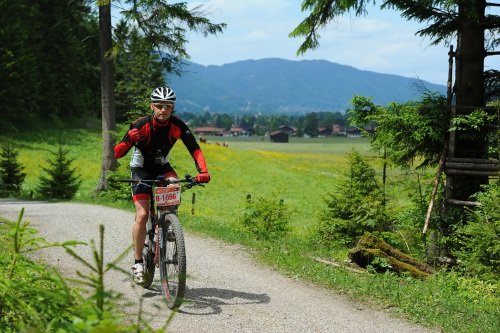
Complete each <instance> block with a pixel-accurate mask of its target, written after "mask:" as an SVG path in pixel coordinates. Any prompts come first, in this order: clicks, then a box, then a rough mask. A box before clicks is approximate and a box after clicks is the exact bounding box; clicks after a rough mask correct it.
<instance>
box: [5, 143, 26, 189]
mask: <svg viewBox="0 0 500 333" xmlns="http://www.w3.org/2000/svg"><path fill="white" fill-rule="evenodd" d="M17 156H18V152H17V151H16V150H15V149H14V147H12V145H11V144H10V143H7V144H6V145H5V146H3V147H2V153H1V154H0V157H1V159H0V174H1V179H2V186H1V188H0V196H2V197H4V196H9V195H14V196H18V195H19V194H20V193H21V187H22V184H23V181H24V178H25V177H26V173H24V172H23V168H22V166H21V164H19V163H18V161H17Z"/></svg>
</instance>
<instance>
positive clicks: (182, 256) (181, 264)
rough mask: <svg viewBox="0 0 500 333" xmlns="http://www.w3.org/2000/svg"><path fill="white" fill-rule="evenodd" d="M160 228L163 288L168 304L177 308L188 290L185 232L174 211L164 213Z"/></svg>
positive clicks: (171, 307)
mask: <svg viewBox="0 0 500 333" xmlns="http://www.w3.org/2000/svg"><path fill="white" fill-rule="evenodd" d="M159 228H160V229H159V234H160V263H159V265H160V278H161V288H162V292H163V296H165V299H166V301H167V306H168V307H169V308H170V309H177V308H179V306H180V305H181V304H182V300H183V298H184V292H185V290H186V250H185V246H184V233H183V231H182V227H181V223H180V221H179V218H178V217H177V215H175V214H173V213H166V214H162V217H161V220H160V225H159Z"/></svg>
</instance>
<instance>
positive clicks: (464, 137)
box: [450, 0, 488, 200]
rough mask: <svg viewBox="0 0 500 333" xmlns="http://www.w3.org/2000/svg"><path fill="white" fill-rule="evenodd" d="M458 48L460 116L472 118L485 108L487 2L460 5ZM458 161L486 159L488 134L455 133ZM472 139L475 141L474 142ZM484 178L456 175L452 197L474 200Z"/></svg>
mask: <svg viewBox="0 0 500 333" xmlns="http://www.w3.org/2000/svg"><path fill="white" fill-rule="evenodd" d="M459 17H460V22H459V30H458V48H457V57H456V81H455V89H456V90H455V92H456V105H457V114H469V113H471V112H472V111H473V110H474V109H475V108H479V107H483V106H484V105H485V97H484V84H485V83H484V59H485V56H486V51H485V48H484V27H482V26H481V23H480V22H482V21H484V17H485V1H482V0H465V1H462V2H461V3H460V5H459ZM455 134H456V138H455V140H456V141H455V147H454V148H455V152H454V155H455V157H466V158H486V153H487V145H486V141H485V135H484V133H478V132H477V131H476V132H474V131H472V130H470V131H458V132H456V133H455ZM471 137H472V138H473V139H471ZM487 182H488V178H487V177H484V176H471V175H467V176H466V175H453V176H452V179H451V189H450V190H451V191H450V192H451V194H452V195H453V198H454V199H458V200H469V199H470V196H471V195H472V194H474V193H476V192H478V191H479V190H480V185H481V184H486V183H487Z"/></svg>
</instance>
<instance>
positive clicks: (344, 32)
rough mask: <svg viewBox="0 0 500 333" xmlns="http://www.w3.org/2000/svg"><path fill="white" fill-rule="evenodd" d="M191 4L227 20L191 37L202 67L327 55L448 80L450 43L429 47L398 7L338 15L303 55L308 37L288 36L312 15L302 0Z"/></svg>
mask: <svg viewBox="0 0 500 333" xmlns="http://www.w3.org/2000/svg"><path fill="white" fill-rule="evenodd" d="M187 3H188V6H189V7H191V6H194V5H201V4H202V5H203V8H204V10H205V12H206V13H208V14H207V17H208V18H209V19H210V20H211V21H212V22H213V23H220V22H224V23H227V29H226V30H225V32H224V33H223V34H221V35H218V36H209V37H207V38H203V37H202V36H201V35H200V34H196V33H192V34H189V35H188V40H189V46H188V53H189V54H190V55H191V60H192V61H194V62H197V63H199V64H202V65H222V64H225V63H230V62H235V61H239V60H246V59H261V58H270V57H278V58H284V59H289V60H302V59H325V60H328V61H332V62H336V63H339V64H343V65H349V66H352V67H356V68H358V69H363V70H369V71H374V72H379V73H387V74H396V75H403V76H407V77H419V78H421V79H423V80H426V81H430V82H433V83H440V84H445V83H446V79H447V72H448V47H445V46H444V45H440V46H434V47H429V46H428V44H429V40H426V39H423V38H421V37H418V36H415V33H416V32H417V31H418V30H419V29H420V28H422V26H421V25H419V24H418V23H416V22H412V21H407V20H405V19H403V18H401V16H400V13H398V12H395V11H391V10H384V11H382V10H380V9H379V8H375V7H374V8H369V9H368V15H367V16H362V17H356V16H355V15H354V14H350V15H345V16H343V17H339V18H336V19H335V20H334V21H332V22H331V23H330V24H328V25H327V26H326V27H325V28H324V29H321V30H320V31H319V33H320V36H321V38H320V40H319V42H320V46H319V48H318V49H316V50H311V51H308V52H306V54H305V55H303V56H300V57H298V56H297V55H296V51H297V49H298V48H299V46H300V44H301V43H302V42H303V39H301V38H289V37H288V34H289V33H290V32H291V31H292V30H293V29H294V28H295V27H296V26H297V25H298V24H299V23H300V22H301V21H302V20H303V19H304V18H305V17H306V16H307V14H308V13H303V12H301V11H300V6H301V3H302V1H300V0H206V1H202V0H198V1H187ZM490 58H492V57H490ZM498 58H500V57H498ZM498 62H500V59H498V60H492V59H488V58H487V64H488V66H490V67H494V66H495V63H496V64H498ZM494 68H495V67H494ZM496 68H498V66H496Z"/></svg>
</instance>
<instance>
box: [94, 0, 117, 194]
mask: <svg viewBox="0 0 500 333" xmlns="http://www.w3.org/2000/svg"><path fill="white" fill-rule="evenodd" d="M112 47H113V43H112V38H111V0H108V1H103V2H100V4H99V51H100V58H101V104H102V106H101V109H102V164H101V177H100V180H99V183H98V184H97V188H96V190H97V191H103V190H106V189H107V187H108V180H107V175H108V171H110V170H115V169H116V158H115V155H114V152H113V147H114V143H115V142H114V139H113V136H112V132H113V131H114V130H115V129H116V120H115V98H114V77H113V58H112Z"/></svg>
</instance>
